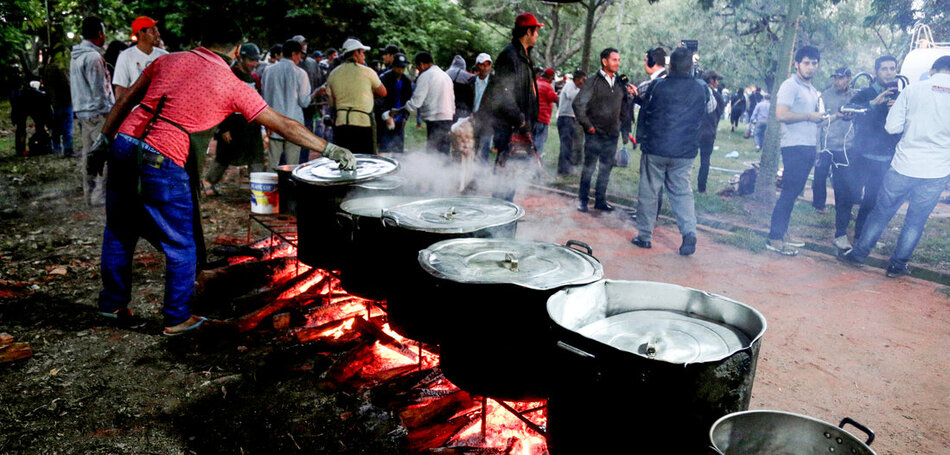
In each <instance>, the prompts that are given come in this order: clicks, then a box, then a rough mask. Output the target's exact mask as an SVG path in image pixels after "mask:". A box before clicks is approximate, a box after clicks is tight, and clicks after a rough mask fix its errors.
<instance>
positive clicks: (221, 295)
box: [195, 258, 294, 300]
mask: <svg viewBox="0 0 950 455" xmlns="http://www.w3.org/2000/svg"><path fill="white" fill-rule="evenodd" d="M293 271H294V258H274V259H268V260H265V261H252V262H243V263H240V264H235V265H231V266H228V267H221V268H217V269H212V270H202V271H201V272H199V273H198V276H197V278H196V282H197V287H196V290H195V291H196V294H197V295H199V296H205V295H206V296H208V297H209V298H214V299H224V300H230V299H233V298H235V297H238V296H240V295H242V294H246V293H248V292H251V291H253V290H255V289H260V288H267V287H269V286H270V285H271V284H272V283H273V282H274V281H275V280H276V279H278V278H280V279H285V278H281V276H282V275H287V274H288V273H292V272H293ZM288 277H289V276H288Z"/></svg>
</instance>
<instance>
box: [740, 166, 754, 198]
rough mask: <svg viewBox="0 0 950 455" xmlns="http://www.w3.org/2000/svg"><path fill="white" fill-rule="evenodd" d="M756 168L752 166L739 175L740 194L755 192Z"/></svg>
mask: <svg viewBox="0 0 950 455" xmlns="http://www.w3.org/2000/svg"><path fill="white" fill-rule="evenodd" d="M755 177H756V169H755V168H750V169H746V170H744V171H742V174H740V175H739V188H738V192H739V196H746V195H749V194H752V193H754V192H755Z"/></svg>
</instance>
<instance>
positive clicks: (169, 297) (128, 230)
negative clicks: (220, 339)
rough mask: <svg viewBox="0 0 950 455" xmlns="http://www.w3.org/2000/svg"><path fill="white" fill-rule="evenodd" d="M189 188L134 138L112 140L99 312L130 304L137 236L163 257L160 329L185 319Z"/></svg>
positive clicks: (189, 279) (182, 174)
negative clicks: (163, 275)
mask: <svg viewBox="0 0 950 455" xmlns="http://www.w3.org/2000/svg"><path fill="white" fill-rule="evenodd" d="M139 148H141V152H140V153H141V159H140V158H139V150H138V149H139ZM189 185H190V183H189V178H188V173H187V172H186V171H185V169H184V168H183V167H181V166H179V165H177V164H175V163H174V162H172V160H171V159H169V158H167V157H165V156H163V155H162V154H161V153H159V152H158V151H157V150H155V149H154V148H152V147H151V146H149V145H148V144H146V143H144V142H142V141H139V140H138V139H135V138H132V137H129V136H126V135H124V134H119V135H118V137H116V140H115V145H114V146H113V148H112V153H111V156H110V157H109V176H108V178H107V180H106V228H105V234H104V235H103V240H102V263H101V265H100V270H101V273H102V287H103V289H102V292H100V293H99V309H100V311H108V312H112V311H115V310H117V309H119V308H123V307H126V306H128V304H129V301H131V299H132V256H133V254H134V253H135V245H136V243H138V240H139V238H140V237H142V238H145V239H146V240H148V241H149V243H151V244H152V245H154V246H155V247H156V248H157V249H159V250H161V251H162V253H164V254H165V300H164V307H163V308H162V313H163V315H164V324H165V326H171V325H175V324H178V323H181V322H184V321H185V320H187V319H188V318H190V317H191V306H190V304H189V303H190V301H191V297H192V293H193V291H194V284H195V271H196V263H197V255H196V253H195V238H194V230H193V228H192V217H193V216H194V206H193V204H192V199H191V187H190V186H189ZM140 187H141V191H139V188H140Z"/></svg>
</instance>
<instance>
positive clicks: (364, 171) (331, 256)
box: [292, 155, 399, 270]
mask: <svg viewBox="0 0 950 455" xmlns="http://www.w3.org/2000/svg"><path fill="white" fill-rule="evenodd" d="M398 169H399V163H397V162H396V160H393V159H391V158H385V157H380V156H376V155H356V170H355V171H342V170H340V168H339V165H338V164H337V163H336V162H334V161H333V160H330V159H328V158H318V159H316V160H313V161H310V162H308V163H305V164H302V165H300V166H298V167H297V168H296V169H294V170H293V174H292V175H293V179H294V181H295V182H296V184H297V185H296V186H297V235H298V239H297V257H298V258H299V259H300V261H301V262H303V263H304V264H307V265H310V266H313V267H319V268H323V269H328V270H337V269H339V268H340V266H341V264H342V259H343V258H344V257H345V255H346V254H347V253H348V251H347V250H348V247H349V244H348V243H347V242H346V238H347V234H346V232H344V230H343V229H342V227H341V226H340V224H339V223H338V218H337V216H336V213H337V211H338V210H339V207H340V202H342V200H343V198H344V197H346V195H347V194H348V193H349V192H350V191H351V190H353V188H354V187H355V185H360V184H364V183H367V182H370V181H372V180H375V179H378V178H380V177H383V176H385V175H389V174H391V173H393V172H396V171H397V170H398Z"/></svg>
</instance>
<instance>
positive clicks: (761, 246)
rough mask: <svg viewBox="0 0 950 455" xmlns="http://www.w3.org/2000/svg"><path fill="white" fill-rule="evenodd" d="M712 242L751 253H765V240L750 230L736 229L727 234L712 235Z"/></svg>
mask: <svg viewBox="0 0 950 455" xmlns="http://www.w3.org/2000/svg"><path fill="white" fill-rule="evenodd" d="M713 240H714V241H716V242H717V243H723V244H726V245H731V246H734V247H736V248H741V249H743V250H747V251H751V252H753V253H761V252H763V251H765V240H764V239H763V238H762V236H761V235H759V234H758V233H756V232H755V231H753V230H751V229H746V228H736V229H735V230H733V231H732V232H730V233H729V234H723V235H714V236H713Z"/></svg>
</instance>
